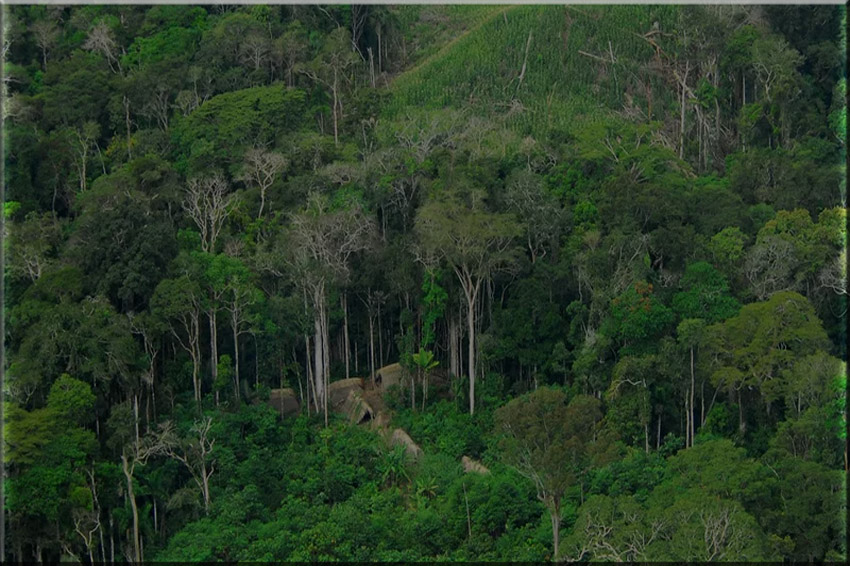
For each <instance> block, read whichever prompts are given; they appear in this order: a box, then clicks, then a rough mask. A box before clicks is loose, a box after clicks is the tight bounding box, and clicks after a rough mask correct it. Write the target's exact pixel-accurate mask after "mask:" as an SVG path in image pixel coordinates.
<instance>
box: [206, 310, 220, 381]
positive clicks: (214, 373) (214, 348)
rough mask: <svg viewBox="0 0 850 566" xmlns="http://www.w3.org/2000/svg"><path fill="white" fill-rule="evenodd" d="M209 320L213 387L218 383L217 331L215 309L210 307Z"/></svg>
mask: <svg viewBox="0 0 850 566" xmlns="http://www.w3.org/2000/svg"><path fill="white" fill-rule="evenodd" d="M208 316H209V319H210V358H211V359H210V361H211V363H210V366H211V368H212V382H213V387H215V386H216V381H218V330H217V324H216V309H215V307H212V308H211V309H210V310H209V313H208Z"/></svg>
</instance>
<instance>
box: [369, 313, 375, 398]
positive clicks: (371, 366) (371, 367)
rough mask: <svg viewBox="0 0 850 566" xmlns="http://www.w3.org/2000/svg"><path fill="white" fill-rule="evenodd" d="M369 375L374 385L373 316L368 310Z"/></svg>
mask: <svg viewBox="0 0 850 566" xmlns="http://www.w3.org/2000/svg"><path fill="white" fill-rule="evenodd" d="M369 375H370V376H371V377H372V387H375V317H374V316H372V313H371V312H369Z"/></svg>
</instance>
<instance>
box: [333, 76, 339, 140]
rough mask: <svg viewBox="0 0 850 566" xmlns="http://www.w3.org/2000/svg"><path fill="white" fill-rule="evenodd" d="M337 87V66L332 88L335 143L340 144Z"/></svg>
mask: <svg viewBox="0 0 850 566" xmlns="http://www.w3.org/2000/svg"><path fill="white" fill-rule="evenodd" d="M337 88H338V84H337V69H336V67H334V83H333V88H332V89H331V90H333V98H334V108H333V118H334V144H335V145H339V127H338V120H339V117H338V115H337V104H338V103H337V100H338V95H337Z"/></svg>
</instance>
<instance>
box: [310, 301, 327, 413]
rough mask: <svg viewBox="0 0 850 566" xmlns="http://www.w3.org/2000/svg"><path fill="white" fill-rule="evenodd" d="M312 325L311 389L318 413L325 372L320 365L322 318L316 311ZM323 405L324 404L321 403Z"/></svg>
mask: <svg viewBox="0 0 850 566" xmlns="http://www.w3.org/2000/svg"><path fill="white" fill-rule="evenodd" d="M313 327H314V330H315V335H314V336H313V366H314V369H313V390H314V391H315V392H316V397H315V404H316V412H317V413H318V412H319V411H320V410H321V409H320V408H319V403H323V402H324V397H325V394H324V391H325V372H324V368H323V367H322V363H323V361H324V357H323V356H322V320H321V314H320V313H319V311H318V305H317V312H316V316H315V318H314V320H313ZM322 406H323V407H324V405H322Z"/></svg>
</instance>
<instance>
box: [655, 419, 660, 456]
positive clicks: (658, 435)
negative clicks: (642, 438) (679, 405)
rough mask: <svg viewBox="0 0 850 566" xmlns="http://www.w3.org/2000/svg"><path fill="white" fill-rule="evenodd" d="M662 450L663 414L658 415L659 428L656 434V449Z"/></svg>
mask: <svg viewBox="0 0 850 566" xmlns="http://www.w3.org/2000/svg"><path fill="white" fill-rule="evenodd" d="M659 448H661V413H658V428H657V430H656V433H655V449H656V450H658V449H659Z"/></svg>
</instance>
